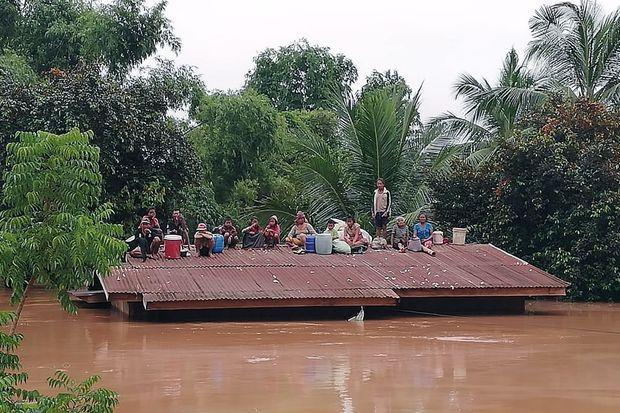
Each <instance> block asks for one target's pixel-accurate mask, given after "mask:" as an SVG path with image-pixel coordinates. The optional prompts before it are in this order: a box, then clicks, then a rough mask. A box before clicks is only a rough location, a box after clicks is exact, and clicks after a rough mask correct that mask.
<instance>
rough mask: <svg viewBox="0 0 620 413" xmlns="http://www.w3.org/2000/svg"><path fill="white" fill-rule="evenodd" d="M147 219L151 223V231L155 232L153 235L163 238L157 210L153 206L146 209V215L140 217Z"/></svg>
mask: <svg viewBox="0 0 620 413" xmlns="http://www.w3.org/2000/svg"><path fill="white" fill-rule="evenodd" d="M145 218H146V219H148V220H149V222H150V223H151V231H153V232H154V233H155V236H157V237H159V238H163V235H164V231H163V230H162V229H161V226H159V219H157V211H155V208H153V207H151V208H149V209H147V210H146V215H145V216H143V217H142V219H145Z"/></svg>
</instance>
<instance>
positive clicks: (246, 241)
mask: <svg viewBox="0 0 620 413" xmlns="http://www.w3.org/2000/svg"><path fill="white" fill-rule="evenodd" d="M241 233H242V234H243V241H242V243H243V245H242V246H241V248H244V249H245V248H262V247H263V246H264V245H265V236H264V235H263V229H262V228H261V226H260V224H259V223H258V218H252V220H251V221H250V226H248V227H246V228H243V230H241Z"/></svg>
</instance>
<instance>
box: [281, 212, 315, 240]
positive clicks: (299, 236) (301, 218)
mask: <svg viewBox="0 0 620 413" xmlns="http://www.w3.org/2000/svg"><path fill="white" fill-rule="evenodd" d="M310 234H316V231H315V230H314V228H313V227H312V225H310V224H309V223H308V222H307V221H306V215H305V214H304V213H303V212H301V211H299V212H297V215H296V216H295V225H293V228H291V231H290V232H289V233H288V236H287V237H286V243H287V244H288V245H290V246H292V247H293V248H305V246H306V236H307V235H310Z"/></svg>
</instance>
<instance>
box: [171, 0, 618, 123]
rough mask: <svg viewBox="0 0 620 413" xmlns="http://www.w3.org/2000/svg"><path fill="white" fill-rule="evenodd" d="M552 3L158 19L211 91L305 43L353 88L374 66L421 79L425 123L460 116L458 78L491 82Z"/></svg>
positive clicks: (363, 2) (282, 10)
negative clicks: (336, 56)
mask: <svg viewBox="0 0 620 413" xmlns="http://www.w3.org/2000/svg"><path fill="white" fill-rule="evenodd" d="M556 2H557V1H540V0H539V1H535V0H518V1H506V0H467V1H458V0H453V1H447V0H431V1H385V0H384V1H377V0H375V1H368V0H357V1H344V0H341V1H337V0H329V1H326V0H306V1H303V2H299V1H294V0H261V1H251V0H245V1H241V0H225V1H211V0H203V1H199V0H169V1H168V8H167V13H166V14H167V16H168V17H169V18H170V20H171V21H172V24H173V25H174V29H175V33H176V34H177V36H179V37H180V38H181V41H182V50H181V52H180V54H179V55H178V56H177V57H176V61H177V63H178V64H187V65H192V66H195V67H196V70H197V72H199V73H200V74H201V75H202V79H203V81H204V82H205V83H206V85H207V87H208V88H209V89H211V90H213V89H220V90H228V89H238V88H240V87H241V86H242V85H243V83H244V79H245V74H246V73H247V71H248V70H249V69H250V68H251V67H252V59H253V57H254V56H255V55H256V54H257V53H258V52H260V51H261V50H263V49H265V48H267V47H274V48H275V47H279V46H282V45H286V44H289V43H291V42H293V41H295V40H297V39H300V38H302V37H305V38H307V39H308V40H309V42H310V43H311V44H318V45H321V46H328V47H330V48H331V50H332V51H333V52H335V53H343V54H345V55H346V56H347V57H349V58H350V59H351V60H352V61H353V63H354V64H355V65H356V66H357V69H358V72H359V80H358V82H357V84H356V85H355V87H356V88H359V87H360V86H361V85H362V84H363V83H364V81H365V78H366V76H367V75H368V74H370V73H371V72H372V70H373V69H377V70H380V71H384V70H387V69H396V70H398V72H399V74H401V76H403V77H404V78H405V79H406V80H407V82H408V83H409V84H410V85H411V86H412V87H417V85H419V84H420V83H421V82H424V88H423V95H422V115H423V117H424V118H428V117H431V116H434V115H437V114H439V113H441V112H445V111H447V110H451V111H457V112H458V109H459V104H458V102H455V100H454V98H453V93H452V85H453V83H454V81H455V80H456V78H457V76H458V75H459V73H462V72H469V73H471V74H473V75H475V76H476V77H480V76H484V77H486V78H487V79H489V80H495V78H496V77H497V74H498V70H499V67H500V65H501V62H502V60H503V58H504V56H505V54H506V52H507V51H508V50H509V49H510V48H511V47H513V46H514V47H515V48H516V49H517V51H518V52H519V53H521V52H522V51H523V50H524V49H525V47H526V45H527V42H528V40H529V39H530V34H529V29H528V19H529V18H530V17H531V16H532V15H533V13H534V11H535V10H536V9H537V8H538V7H539V6H540V5H542V4H553V3H556ZM599 3H600V4H601V5H602V6H603V8H604V10H605V11H606V12H607V13H609V12H611V11H612V10H614V9H615V8H616V7H618V0H600V1H599ZM167 55H168V54H167ZM168 56H170V55H168Z"/></svg>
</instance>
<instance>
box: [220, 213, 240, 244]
mask: <svg viewBox="0 0 620 413" xmlns="http://www.w3.org/2000/svg"><path fill="white" fill-rule="evenodd" d="M219 231H220V234H222V235H223V236H224V246H225V247H227V248H235V245H237V243H238V242H239V235H238V234H237V228H236V227H235V226H234V224H233V220H232V218H231V217H226V219H225V220H224V225H222V226H221V227H220V228H219Z"/></svg>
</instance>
